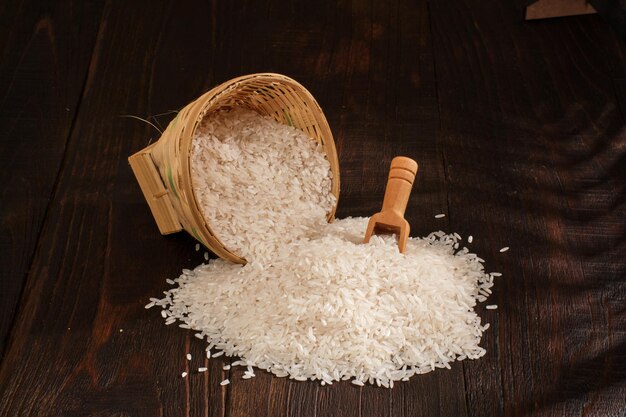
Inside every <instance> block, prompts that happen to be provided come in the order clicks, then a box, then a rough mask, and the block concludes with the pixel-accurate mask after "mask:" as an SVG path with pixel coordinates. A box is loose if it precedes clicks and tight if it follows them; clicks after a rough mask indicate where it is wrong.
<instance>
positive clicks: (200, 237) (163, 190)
mask: <svg viewBox="0 0 626 417" xmlns="http://www.w3.org/2000/svg"><path fill="white" fill-rule="evenodd" d="M236 106H243V107H247V108H249V109H251V110H254V111H256V112H258V113H260V114H261V115H268V116H271V117H273V118H274V119H275V120H277V121H278V122H280V123H283V124H287V125H291V126H294V127H296V128H298V129H300V130H302V131H303V132H304V133H306V134H308V135H309V136H310V137H311V138H313V139H314V140H315V141H317V142H318V143H320V144H321V145H322V147H323V149H324V151H325V152H326V155H327V157H328V161H329V162H330V168H331V171H332V174H333V178H332V187H331V192H332V194H334V195H335V197H337V201H338V200H339V161H338V159H337V150H336V149H335V142H334V140H333V136H332V133H331V131H330V127H329V126H328V122H327V121H326V117H324V113H323V112H322V109H321V108H320V107H319V105H318V104H317V102H316V101H315V99H314V98H313V96H312V95H311V94H310V93H309V92H308V91H307V90H306V89H305V88H304V87H303V86H302V85H300V84H299V83H298V82H296V81H294V80H293V79H291V78H289V77H286V76H284V75H280V74H271V73H261V74H251V75H245V76H242V77H238V78H234V79H232V80H230V81H227V82H225V83H223V84H221V85H219V86H217V87H215V88H213V89H212V90H211V91H209V92H207V93H205V94H204V95H202V96H200V97H199V98H198V99H197V100H195V101H193V102H191V103H189V104H188V105H187V106H186V107H185V108H183V109H182V110H181V111H180V112H179V113H178V114H177V116H176V117H175V118H174V120H172V121H171V123H170V124H169V125H168V126H167V128H166V129H165V131H164V132H163V134H162V136H161V138H160V139H159V140H158V141H157V142H156V143H154V144H152V145H150V146H148V147H147V148H145V149H143V150H141V151H139V152H137V153H136V154H134V155H132V156H131V157H129V158H128V161H129V163H130V166H131V168H132V170H133V173H134V174H135V177H136V178H137V182H139V186H140V187H141V191H142V192H143V195H144V197H145V198H146V201H147V202H148V205H149V206H150V210H151V211H152V215H153V216H154V219H155V221H156V223H157V226H158V227H159V231H160V232H161V234H163V235H166V234H170V233H176V232H179V231H181V230H183V229H184V230H185V231H187V232H188V233H189V234H190V235H192V236H193V237H194V238H195V239H196V240H197V241H198V242H200V243H201V244H202V245H204V246H205V247H207V248H208V249H209V250H210V251H212V252H213V253H215V254H216V255H217V256H219V257H220V258H223V259H227V260H230V261H232V262H236V263H240V264H245V263H246V260H245V259H244V258H242V257H240V256H238V255H237V254H236V253H233V252H232V251H231V250H229V249H228V248H227V247H226V246H224V244H223V243H222V242H221V241H220V239H219V237H218V236H217V235H216V234H215V233H214V232H213V231H212V230H211V227H210V225H208V224H207V223H206V222H205V220H204V218H203V216H202V212H201V211H200V209H199V207H198V202H197V200H196V197H195V195H194V192H193V187H192V179H191V167H190V165H191V163H190V151H191V142H192V138H193V136H194V133H195V130H196V128H197V127H198V125H199V124H200V122H201V121H202V119H203V118H204V117H205V116H207V115H210V114H211V113H212V112H215V111H217V110H221V109H230V108H233V107H236ZM336 208H337V206H336V204H335V206H334V207H333V208H332V210H331V211H330V212H329V213H328V221H329V222H330V221H332V220H333V218H334V214H335V210H336Z"/></svg>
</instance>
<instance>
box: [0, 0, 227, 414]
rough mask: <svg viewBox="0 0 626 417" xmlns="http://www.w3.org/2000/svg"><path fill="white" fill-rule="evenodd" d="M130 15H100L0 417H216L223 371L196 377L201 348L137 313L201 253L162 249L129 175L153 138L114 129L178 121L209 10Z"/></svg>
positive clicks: (175, 246)
mask: <svg viewBox="0 0 626 417" xmlns="http://www.w3.org/2000/svg"><path fill="white" fill-rule="evenodd" d="M140 3H141V2H139V3H137V2H110V3H109V4H108V5H107V7H106V8H105V12H104V16H103V22H104V23H103V25H102V26H101V28H100V32H99V34H98V38H97V39H98V41H97V45H96V48H95V52H94V58H93V60H92V63H91V69H90V71H89V78H88V80H87V82H86V87H85V92H84V97H83V99H82V105H81V107H80V109H79V113H78V118H77V121H76V123H75V126H74V128H73V130H72V135H71V138H70V140H69V144H68V148H67V155H66V162H65V164H64V169H63V171H62V173H61V175H60V179H59V183H58V189H57V192H56V194H55V198H54V201H53V203H52V205H51V208H50V210H49V213H48V216H47V220H46V222H45V224H44V227H43V232H42V235H41V239H40V242H39V245H38V250H37V252H36V254H35V259H34V262H33V265H32V267H31V269H30V273H29V279H28V283H27V288H26V290H25V296H24V299H23V307H22V308H21V310H20V314H19V317H18V319H17V322H16V325H15V326H16V327H15V329H16V330H15V332H13V338H12V340H11V344H10V348H9V350H8V351H7V354H6V357H5V360H4V362H3V364H2V369H1V370H0V392H1V393H2V395H1V396H0V415H7V416H9V415H10V416H17V415H19V416H34V415H64V416H67V415H133V416H144V415H145V416H155V415H211V416H219V415H223V414H224V407H223V406H224V403H225V400H226V395H225V394H226V390H227V389H226V388H223V387H220V386H219V382H220V381H221V380H222V379H223V378H224V372H223V371H222V369H221V368H222V361H219V360H216V361H211V362H210V364H209V367H210V369H209V372H207V373H204V374H198V373H197V372H196V371H194V369H196V370H197V367H200V366H202V365H203V364H206V363H207V361H206V359H203V354H204V345H203V343H201V342H200V341H199V340H197V339H196V338H194V337H193V336H192V334H191V332H189V331H184V330H182V329H179V328H176V327H173V326H170V327H166V326H164V325H163V321H162V319H161V318H160V315H159V314H158V311H154V310H145V309H144V308H143V306H144V305H145V304H146V303H147V302H148V297H150V296H158V294H160V292H161V291H162V290H164V289H165V288H166V286H167V284H166V283H165V278H166V277H168V276H169V277H171V276H174V275H176V274H177V273H179V271H180V269H181V267H190V266H195V265H197V264H199V263H200V262H201V260H202V253H196V252H195V251H194V250H193V247H194V243H193V242H192V240H191V239H190V238H186V237H185V236H183V235H179V236H172V237H169V238H164V237H161V236H160V235H159V233H158V230H157V228H156V226H155V224H154V221H153V220H152V219H151V217H150V212H149V210H148V208H147V206H146V204H145V201H144V200H143V197H142V195H141V193H140V191H139V189H138V186H137V184H136V182H135V179H134V178H133V176H132V173H131V171H130V169H129V166H128V163H127V161H126V158H127V157H128V155H130V154H131V153H133V152H135V151H137V150H138V149H140V148H142V147H144V146H146V145H147V144H148V143H149V141H150V140H151V138H154V137H155V135H156V132H155V131H154V130H153V129H152V128H151V127H150V126H148V125H147V124H145V123H142V122H137V121H136V120H132V119H128V118H122V117H120V115H124V114H132V115H139V116H143V117H146V116H148V115H150V114H154V113H158V112H161V111H164V110H167V109H175V108H178V107H180V106H182V105H184V104H185V103H186V102H188V101H190V100H191V99H192V98H195V96H197V95H199V93H200V92H202V91H204V90H206V89H208V88H209V86H210V85H212V84H213V83H214V81H213V79H212V76H211V67H212V65H214V61H213V58H214V56H213V53H214V51H215V50H214V42H215V37H214V36H213V34H212V30H213V27H211V25H210V24H207V22H211V21H212V6H211V4H204V2H194V3H193V4H191V3H190V4H189V6H188V7H180V6H179V5H177V3H176V2H173V1H172V2H166V3H162V4H158V5H157V4H153V5H151V6H150V7H146V5H145V4H140ZM181 22H184V24H181ZM198 50H202V51H204V52H205V53H204V54H202V53H198ZM187 352H190V353H192V355H193V360H192V361H191V362H188V361H187V360H186V359H185V356H184V355H185V353H187ZM182 371H188V372H189V373H190V375H189V377H188V378H186V379H181V377H180V374H181V372H182Z"/></svg>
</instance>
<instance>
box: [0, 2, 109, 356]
mask: <svg viewBox="0 0 626 417" xmlns="http://www.w3.org/2000/svg"><path fill="white" fill-rule="evenodd" d="M48 3H49V2H48ZM52 3H54V2H52ZM101 10H102V5H100V4H98V3H97V2H91V1H87V2H71V1H67V2H64V3H58V4H47V3H42V2H39V1H16V2H12V3H11V4H10V5H9V2H5V3H4V4H2V5H1V6H0V27H2V29H1V30H0V126H2V128H1V129H0V166H2V169H0V200H1V201H2V204H1V205H0V265H1V267H0V355H2V353H3V352H4V348H5V341H6V338H7V335H8V332H9V330H10V328H11V325H12V323H13V320H14V319H15V314H16V308H17V305H18V301H19V298H20V295H21V292H22V288H23V287H24V283H25V280H26V275H27V274H28V269H29V267H30V264H31V262H32V258H33V254H34V251H35V247H36V245H37V241H38V238H39V234H40V232H41V226H42V223H43V220H44V217H45V215H46V212H47V210H48V207H49V203H50V199H51V196H52V194H53V190H54V187H55V183H56V179H57V175H58V173H59V170H60V167H61V164H62V161H63V156H64V152H65V147H66V143H67V140H68V137H69V135H70V131H71V128H72V123H73V122H74V118H75V116H76V113H77V111H78V106H79V104H80V99H81V94H82V90H83V85H84V82H85V79H86V75H87V68H88V66H89V62H90V59H91V53H92V50H93V45H94V43H95V38H96V33H97V30H98V25H99V24H100V13H101Z"/></svg>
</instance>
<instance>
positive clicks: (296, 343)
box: [146, 110, 494, 387]
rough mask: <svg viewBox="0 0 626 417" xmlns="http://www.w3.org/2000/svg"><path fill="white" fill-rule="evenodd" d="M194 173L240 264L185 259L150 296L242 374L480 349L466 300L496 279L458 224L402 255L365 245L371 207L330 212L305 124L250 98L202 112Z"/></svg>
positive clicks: (308, 370) (420, 362)
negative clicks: (188, 266) (359, 212)
mask: <svg viewBox="0 0 626 417" xmlns="http://www.w3.org/2000/svg"><path fill="white" fill-rule="evenodd" d="M192 178H193V185H194V192H195V194H196V197H197V198H198V200H199V202H200V203H201V206H202V208H203V215H204V216H205V219H206V220H207V224H209V225H210V227H211V229H212V230H213V231H214V232H215V233H216V235H217V236H218V237H219V238H220V239H221V240H222V242H223V243H224V244H225V245H226V246H227V247H228V248H230V249H232V250H234V251H235V252H236V253H238V254H240V255H242V256H244V257H245V258H246V259H247V261H248V263H247V264H246V265H245V266H242V265H238V264H233V263H230V262H228V261H224V260H222V259H216V260H212V261H209V263H208V264H203V265H200V266H198V267H197V268H196V269H194V270H183V273H182V275H180V277H178V278H177V279H175V280H174V281H175V282H176V284H177V286H176V287H173V288H172V289H170V290H169V291H166V293H165V297H164V298H163V299H160V300H156V301H154V303H156V304H157V305H159V306H161V307H163V308H166V309H167V310H168V316H169V317H168V320H169V319H178V320H179V321H180V322H182V324H181V327H183V328H190V329H195V330H197V331H200V332H201V334H202V335H204V337H206V339H207V341H208V346H207V357H211V356H213V357H219V356H221V355H223V354H226V355H227V356H237V357H239V358H240V359H239V360H237V361H235V362H233V364H232V365H233V366H246V368H247V369H246V371H245V372H244V375H243V379H249V378H252V377H254V376H255V374H254V368H253V367H257V368H261V369H265V370H268V371H269V372H271V373H273V374H274V375H276V376H278V377H289V378H292V379H295V380H307V379H312V380H318V381H320V382H321V384H322V385H325V384H332V383H333V382H334V381H339V380H347V379H350V380H352V383H353V384H355V385H357V386H362V385H364V384H365V383H370V384H376V385H378V386H383V387H392V386H393V383H394V381H400V380H403V381H406V380H408V379H409V378H410V377H412V376H413V375H416V374H422V373H426V372H430V371H432V370H434V369H437V368H450V365H451V363H452V362H454V361H456V360H463V359H466V358H468V359H476V358H479V357H481V356H483V355H484V354H485V350H484V349H483V348H482V347H480V346H479V343H480V339H481V336H482V333H483V331H484V330H485V329H486V328H487V327H488V325H483V324H482V323H481V319H480V317H479V316H478V315H477V314H476V313H475V312H474V309H473V308H474V306H475V305H476V304H477V302H481V301H485V300H486V299H487V296H488V295H489V293H490V292H491V291H490V288H491V287H492V286H493V276H494V275H492V274H488V273H486V272H485V270H484V267H483V265H482V262H483V260H482V259H481V258H479V257H478V256H477V255H476V254H473V253H470V252H469V250H468V249H467V248H461V249H459V242H460V240H461V238H460V236H459V235H458V234H446V233H444V232H442V231H438V232H434V233H431V234H430V235H428V236H426V237H424V238H409V240H408V242H407V248H406V252H405V253H404V254H400V253H399V252H398V247H397V241H396V238H395V237H394V236H385V235H383V236H379V235H375V236H373V237H372V239H371V241H370V243H369V244H362V239H363V236H364V232H365V228H366V225H367V220H368V219H367V218H346V219H342V220H336V221H335V222H334V223H331V224H328V223H327V221H326V214H327V213H328V212H329V211H330V210H331V208H332V207H333V205H334V203H335V199H334V197H333V196H332V195H331V194H330V186H331V171H330V164H329V163H328V160H327V159H326V156H325V154H324V152H323V151H322V149H321V148H320V146H319V145H316V144H315V142H314V141H313V140H312V139H310V138H308V137H307V136H306V135H304V133H302V132H301V131H299V130H297V129H295V128H292V127H289V126H284V125H282V124H280V123H277V122H275V121H273V120H271V119H269V118H265V117H260V116H258V115H257V114H256V113H254V112H252V111H249V110H235V111H230V112H221V113H218V114H217V115H215V116H213V117H210V118H206V119H205V120H204V121H203V123H202V125H201V127H200V129H199V131H198V132H196V136H195V139H194V142H193V147H192ZM438 216H441V217H443V216H445V215H443V214H442V215H438ZM146 307H148V306H146ZM211 349H213V350H214V351H215V353H214V354H213V355H211ZM229 382H230V381H229V380H228V379H226V380H224V381H222V383H221V384H222V385H225V384H227V383H229Z"/></svg>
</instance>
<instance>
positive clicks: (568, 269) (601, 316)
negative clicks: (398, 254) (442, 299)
mask: <svg viewBox="0 0 626 417" xmlns="http://www.w3.org/2000/svg"><path fill="white" fill-rule="evenodd" d="M431 15H432V23H433V36H434V50H435V58H436V59H435V62H436V73H437V84H438V87H439V88H438V91H439V105H440V115H441V132H442V138H443V146H444V155H445V160H446V178H447V182H448V189H449V199H450V211H451V212H450V224H451V225H452V228H453V229H454V230H459V231H461V232H463V234H464V235H466V234H469V233H472V234H473V235H474V238H475V243H474V244H473V246H474V247H476V248H478V250H479V253H482V254H484V255H485V257H486V259H488V263H487V264H488V267H489V268H490V269H492V270H498V271H501V272H503V273H504V274H505V278H502V279H501V280H499V281H498V283H497V285H496V289H495V292H494V301H495V302H497V304H499V305H500V309H499V310H496V311H490V312H485V317H486V318H487V320H488V321H490V322H491V323H492V325H491V329H490V331H489V332H488V335H487V337H486V338H485V339H484V345H485V347H486V348H487V350H488V354H487V356H486V358H484V359H483V360H481V361H477V362H467V363H465V365H464V366H465V369H466V388H467V400H468V410H470V415H473V416H487V415H489V416H491V415H493V416H495V415H511V416H517V415H519V416H522V415H545V416H571V415H585V416H590V415H611V416H618V415H623V412H624V410H625V409H626V404H625V403H624V398H625V389H626V377H625V376H626V372H625V371H626V370H625V369H624V366H623V364H624V359H625V354H626V333H625V332H624V328H625V326H626V311H625V310H624V308H623V298H624V293H625V290H626V279H625V277H626V262H625V260H624V256H623V254H624V250H625V249H626V246H625V245H626V242H625V241H624V230H625V228H626V220H625V219H626V217H625V216H624V213H625V209H626V207H625V201H624V198H623V196H624V183H625V180H626V178H625V175H626V170H625V169H624V161H625V160H624V150H625V149H626V148H625V144H626V135H625V133H624V132H625V131H624V129H623V126H624V118H623V114H622V113H621V112H620V109H619V105H618V102H617V98H616V90H615V86H614V85H615V83H614V82H613V81H614V79H616V78H617V77H616V76H617V75H618V74H616V73H615V69H616V68H617V66H614V67H612V66H611V63H610V62H609V60H613V59H617V58H619V57H618V55H617V54H616V53H615V51H620V50H622V47H623V46H622V45H620V43H619V41H618V39H617V38H616V36H615V35H614V34H612V33H611V32H610V30H609V28H608V27H607V26H606V24H605V23H604V22H603V21H602V20H601V19H600V18H599V17H597V16H587V17H576V18H568V19H560V20H553V21H545V22H532V23H525V22H522V21H521V20H520V19H519V15H518V14H516V13H515V9H514V8H513V7H509V6H508V5H507V4H506V3H498V4H497V5H496V4H489V5H487V4H486V3H481V2H480V1H474V0H465V1H459V2H456V5H455V7H449V6H447V5H444V4H441V3H438V2H435V3H431ZM611 50H612V51H614V53H613V54H607V51H611ZM620 53H621V52H620ZM622 77H623V74H622ZM503 246H510V247H511V250H510V251H509V252H506V253H504V254H500V253H499V252H498V250H497V249H498V248H500V247H503Z"/></svg>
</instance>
